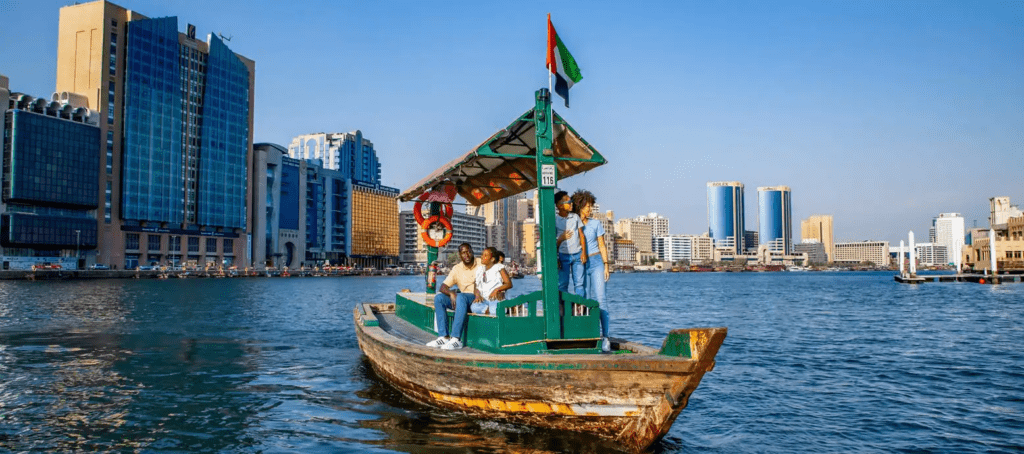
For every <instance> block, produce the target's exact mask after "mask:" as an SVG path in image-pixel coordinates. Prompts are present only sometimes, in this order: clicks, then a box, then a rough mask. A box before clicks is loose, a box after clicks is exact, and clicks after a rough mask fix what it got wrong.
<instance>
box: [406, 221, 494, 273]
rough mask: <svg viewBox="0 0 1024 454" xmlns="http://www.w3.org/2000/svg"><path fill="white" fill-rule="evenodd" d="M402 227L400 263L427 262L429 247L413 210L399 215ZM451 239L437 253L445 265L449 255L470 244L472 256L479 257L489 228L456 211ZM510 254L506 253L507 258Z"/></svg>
mask: <svg viewBox="0 0 1024 454" xmlns="http://www.w3.org/2000/svg"><path fill="white" fill-rule="evenodd" d="M398 216H399V222H400V224H401V231H400V232H399V235H400V241H399V244H400V245H401V249H400V251H399V260H400V262H401V263H402V264H413V263H423V264H426V262H427V244H426V243H425V242H423V236H422V235H421V234H420V226H419V225H417V224H416V217H415V215H414V214H413V212H412V211H411V210H406V211H403V212H401V213H399V214H398ZM452 230H453V231H452V239H451V241H449V242H448V244H446V245H445V246H444V247H443V248H441V250H439V251H438V253H437V259H438V260H440V261H441V262H444V261H445V260H446V259H447V258H448V255H449V254H457V253H458V249H459V245H460V244H462V243H469V245H470V246H472V247H473V253H474V254H476V255H477V256H479V255H480V253H481V252H483V250H484V248H485V247H486V246H487V244H486V241H487V228H486V227H485V226H484V218H483V217H480V216H472V215H469V214H465V213H460V212H458V211H455V212H454V213H452ZM507 254H508V253H507V252H506V255H507Z"/></svg>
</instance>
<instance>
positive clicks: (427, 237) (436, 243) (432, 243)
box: [420, 216, 453, 248]
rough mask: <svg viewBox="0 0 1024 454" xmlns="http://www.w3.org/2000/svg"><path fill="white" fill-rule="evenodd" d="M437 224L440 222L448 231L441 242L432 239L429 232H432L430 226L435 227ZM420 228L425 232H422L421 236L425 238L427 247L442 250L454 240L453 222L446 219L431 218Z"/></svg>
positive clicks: (441, 217)
mask: <svg viewBox="0 0 1024 454" xmlns="http://www.w3.org/2000/svg"><path fill="white" fill-rule="evenodd" d="M435 222H440V223H441V225H443V226H444V228H445V229H447V232H446V233H445V234H444V238H441V239H440V240H436V241H435V240H434V239H433V238H431V237H430V234H429V233H428V230H430V226H432V225H434V223H435ZM420 227H421V228H422V229H423V231H422V232H420V236H422V237H423V242H424V243H427V246H430V247H437V248H440V247H444V245H446V244H448V242H449V241H451V240H452V231H453V229H452V221H449V220H448V218H446V217H443V216H431V217H429V218H427V219H426V220H424V221H423V222H422V223H420Z"/></svg>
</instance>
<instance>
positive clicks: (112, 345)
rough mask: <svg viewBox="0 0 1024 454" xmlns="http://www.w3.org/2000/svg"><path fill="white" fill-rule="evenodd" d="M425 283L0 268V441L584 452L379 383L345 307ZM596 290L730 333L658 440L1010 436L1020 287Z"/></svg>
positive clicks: (688, 447) (699, 443) (732, 284)
mask: <svg viewBox="0 0 1024 454" xmlns="http://www.w3.org/2000/svg"><path fill="white" fill-rule="evenodd" d="M420 282H421V280H420V278H418V277H411V276H410V277H388V278H385V277H381V278H356V277H350V278H305V279H303V278H291V279H265V278H263V279H196V280H184V281H182V280H167V281H157V280H141V281H140V280H107V281H74V282H13V281H0V451H7V450H9V451H96V450H113V449H117V450H135V449H138V450H143V451H179V452H186V451H187V452H200V451H207V452H209V451H232V452H309V451H313V450H316V451H332V452H364V451H376V452H394V451H398V452H451V450H452V449H453V448H459V449H460V450H462V451H476V452H503V451H508V450H516V451H531V452H589V451H591V450H594V449H597V447H595V446H594V445H592V444H591V442H590V441H589V440H588V439H587V437H582V436H578V435H574V434H565V433H557V432H552V431H545V430H541V429H535V428H531V427H525V426H518V425H512V424H507V423H502V422H496V421H481V420H476V419H473V418H468V417H466V416H463V415H461V414H459V413H457V412H449V411H443V410H436V409H432V408H429V407H424V406H421V405H418V404H416V403H413V402H411V401H409V400H408V399H405V398H404V397H403V396H402V395H401V394H399V393H398V392H396V391H395V390H394V389H392V388H390V387H389V386H387V385H386V384H383V383H381V382H380V381H379V380H378V379H377V378H376V377H375V376H374V375H373V372H372V371H371V370H370V368H369V366H368V365H367V364H366V362H365V360H364V359H363V358H362V355H361V353H360V352H359V348H358V345H357V343H356V340H355V334H354V331H353V327H352V321H351V318H352V308H353V305H354V304H356V303H358V302H363V301H390V300H392V299H393V294H394V292H395V291H396V290H399V289H402V288H413V289H417V288H419V285H421V284H420ZM514 282H515V284H516V288H515V289H513V291H512V292H511V293H512V294H519V293H520V292H525V291H529V290H533V289H536V288H538V287H539V282H538V281H537V280H536V279H534V278H527V279H523V280H516V281H514ZM608 290H609V293H608V299H609V306H610V310H611V312H612V324H611V329H612V335H613V336H620V337H625V338H629V339H633V340H640V341H642V342H643V343H646V344H648V345H651V346H660V344H661V340H662V338H663V337H664V335H665V334H666V333H667V332H668V330H670V329H672V328H681V327H691V326H727V327H728V328H729V337H728V338H727V339H726V341H725V344H724V345H723V347H722V349H721V350H720V351H719V353H718V357H717V366H716V368H715V370H714V371H712V372H710V373H708V374H707V375H705V377H704V381H703V382H702V383H701V385H700V388H698V389H697V391H696V392H695V393H694V394H693V397H692V398H691V399H690V405H689V407H687V409H686V410H684V411H683V414H682V415H681V416H680V418H679V419H678V420H677V421H676V423H675V425H674V426H673V427H672V430H671V431H670V432H669V434H668V435H667V436H666V437H665V439H664V440H662V441H661V442H659V443H658V444H656V445H655V446H654V447H653V448H652V450H654V451H656V452H722V453H732V452H822V451H825V452H849V451H886V452H891V451H924V452H933V451H946V452H980V451H984V452H1001V451H1005V452H1009V451H1020V450H1024V353H1022V352H1024V284H1016V285H1014V284H1008V285H1003V286H984V285H977V284H967V283H941V284H940V283H929V284H923V285H920V286H907V285H899V284H896V283H894V282H893V281H892V278H891V275H890V274H888V273H834V274H833V273H685V274H615V275H613V277H612V281H611V282H610V283H609V288H608Z"/></svg>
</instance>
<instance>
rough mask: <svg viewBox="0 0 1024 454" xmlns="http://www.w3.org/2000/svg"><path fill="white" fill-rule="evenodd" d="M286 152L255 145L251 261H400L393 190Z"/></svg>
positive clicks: (289, 263) (261, 263)
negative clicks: (358, 179)
mask: <svg viewBox="0 0 1024 454" xmlns="http://www.w3.org/2000/svg"><path fill="white" fill-rule="evenodd" d="M287 153H288V151H287V150H286V149H285V148H284V147H282V146H280V145H276V144H266V143H260V144H256V147H255V163H256V164H255V168H256V169H257V170H255V171H254V173H255V174H258V175H254V176H253V181H254V191H253V192H254V195H255V198H254V200H253V207H254V212H255V213H256V214H255V215H254V216H253V220H252V223H253V225H254V226H255V227H256V228H257V230H256V231H257V232H260V234H259V235H256V237H254V238H253V251H254V254H253V259H254V262H255V263H256V264H257V265H259V266H264V265H265V266H275V267H287V268H292V269H296V268H299V267H301V266H306V267H311V266H323V265H326V264H331V265H338V264H347V265H355V266H372V267H375V268H379V267H383V266H385V265H392V264H395V263H397V261H398V259H399V257H398V256H399V251H400V245H399V241H400V236H399V217H398V202H397V200H396V199H397V197H398V190H397V189H394V188H389V187H386V186H381V185H380V184H371V183H365V182H360V181H355V180H353V179H351V178H349V177H347V176H346V175H343V174H342V173H341V172H340V171H337V170H333V169H326V168H323V167H322V166H321V161H320V160H318V159H309V160H306V159H294V158H290V157H288V155H287ZM259 169H262V171H261V170H259Z"/></svg>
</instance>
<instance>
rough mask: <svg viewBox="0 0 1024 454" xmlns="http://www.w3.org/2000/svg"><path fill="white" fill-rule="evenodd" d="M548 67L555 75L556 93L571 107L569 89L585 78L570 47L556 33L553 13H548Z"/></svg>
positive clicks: (566, 105)
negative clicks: (552, 20)
mask: <svg viewBox="0 0 1024 454" xmlns="http://www.w3.org/2000/svg"><path fill="white" fill-rule="evenodd" d="M547 68H548V70H549V71H551V74H554V76H555V93H557V94H558V96H561V97H562V98H563V99H565V107H569V89H570V88H572V86H573V84H575V83H576V82H579V81H581V80H583V75H582V74H580V67H579V66H577V65H576V60H575V59H574V58H572V54H570V53H569V49H566V48H565V44H563V43H562V40H561V39H559V38H558V34H557V33H555V26H554V25H551V15H550V14H548V58H547Z"/></svg>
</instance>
